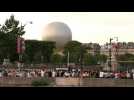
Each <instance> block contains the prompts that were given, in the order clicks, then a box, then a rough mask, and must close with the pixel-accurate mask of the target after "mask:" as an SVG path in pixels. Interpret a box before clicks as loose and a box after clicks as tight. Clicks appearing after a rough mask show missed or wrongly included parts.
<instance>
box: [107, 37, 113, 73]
mask: <svg viewBox="0 0 134 100" xmlns="http://www.w3.org/2000/svg"><path fill="white" fill-rule="evenodd" d="M112 40H113V38H110V40H109V42H110V48H109V64H108V65H109V68H110V71H111V67H112V65H111V56H112V54H111V53H112V51H111V47H112V46H111V44H112V43H111V42H112Z"/></svg>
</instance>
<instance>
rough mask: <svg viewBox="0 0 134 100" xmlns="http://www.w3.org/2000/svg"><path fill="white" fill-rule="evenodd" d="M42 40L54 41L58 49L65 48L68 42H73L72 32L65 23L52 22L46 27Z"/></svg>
mask: <svg viewBox="0 0 134 100" xmlns="http://www.w3.org/2000/svg"><path fill="white" fill-rule="evenodd" d="M42 40H45V41H54V42H56V47H57V48H63V47H64V45H65V44H66V43H67V42H68V41H71V40H72V32H71V30H70V28H69V27H68V26H67V25H66V24H65V23H62V22H52V23H50V24H48V25H47V26H46V27H45V29H44V31H43V34H42Z"/></svg>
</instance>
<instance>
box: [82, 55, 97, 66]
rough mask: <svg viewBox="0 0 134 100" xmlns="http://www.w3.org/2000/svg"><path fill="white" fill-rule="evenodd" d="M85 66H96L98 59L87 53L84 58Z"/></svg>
mask: <svg viewBox="0 0 134 100" xmlns="http://www.w3.org/2000/svg"><path fill="white" fill-rule="evenodd" d="M83 62H84V65H96V64H97V58H96V57H95V56H93V55H91V54H89V53H85V54H84V57H83Z"/></svg>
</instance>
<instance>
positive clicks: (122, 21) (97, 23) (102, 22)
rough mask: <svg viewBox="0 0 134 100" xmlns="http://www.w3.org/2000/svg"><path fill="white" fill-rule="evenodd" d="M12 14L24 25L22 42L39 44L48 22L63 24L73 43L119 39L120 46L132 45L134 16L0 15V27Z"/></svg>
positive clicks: (91, 13) (105, 14)
mask: <svg viewBox="0 0 134 100" xmlns="http://www.w3.org/2000/svg"><path fill="white" fill-rule="evenodd" d="M11 14H13V15H14V16H15V19H17V20H19V21H20V22H22V24H25V23H26V22H28V21H32V22H33V24H31V25H30V24H27V26H26V27H25V31H26V33H25V35H24V37H25V39H37V40H41V34H42V33H43V29H44V28H45V26H46V25H47V24H49V23H51V22H63V23H65V24H67V25H68V26H69V27H70V29H71V31H72V39H73V40H77V41H79V42H82V43H90V42H93V43H99V44H104V43H106V42H109V38H110V37H118V38H119V39H118V40H119V42H123V41H124V42H134V12H0V24H4V22H5V20H6V19H7V18H9V17H10V16H11Z"/></svg>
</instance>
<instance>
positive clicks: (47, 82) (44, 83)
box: [32, 78, 52, 86]
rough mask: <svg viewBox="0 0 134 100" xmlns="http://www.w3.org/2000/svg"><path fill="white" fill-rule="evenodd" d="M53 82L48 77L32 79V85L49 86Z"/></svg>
mask: <svg viewBox="0 0 134 100" xmlns="http://www.w3.org/2000/svg"><path fill="white" fill-rule="evenodd" d="M51 83H52V81H51V80H50V79H48V78H42V79H38V80H33V81H32V86H49V85H50V84H51Z"/></svg>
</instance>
